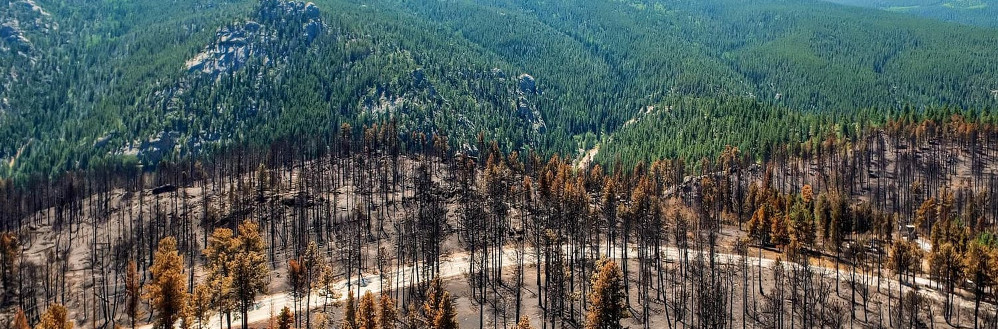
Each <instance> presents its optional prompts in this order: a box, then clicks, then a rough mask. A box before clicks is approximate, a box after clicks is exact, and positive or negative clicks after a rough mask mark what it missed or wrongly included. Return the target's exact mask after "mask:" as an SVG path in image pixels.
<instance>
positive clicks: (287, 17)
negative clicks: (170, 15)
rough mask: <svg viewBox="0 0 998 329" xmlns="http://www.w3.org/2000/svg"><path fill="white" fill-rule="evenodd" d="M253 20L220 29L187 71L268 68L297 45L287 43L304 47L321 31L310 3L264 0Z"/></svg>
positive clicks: (214, 72)
mask: <svg viewBox="0 0 998 329" xmlns="http://www.w3.org/2000/svg"><path fill="white" fill-rule="evenodd" d="M255 19H256V20H248V21H245V22H243V23H240V24H235V25H230V26H225V27H222V28H220V29H219V30H218V32H216V33H215V41H214V42H213V43H212V44H211V45H209V46H208V47H205V49H204V51H202V52H201V53H200V54H197V55H196V56H194V57H193V58H191V59H190V60H188V61H187V70H188V71H189V72H191V73H198V72H200V73H202V74H206V75H212V76H215V75H218V74H220V73H224V72H231V71H234V70H238V69H239V68H241V67H242V66H244V65H246V64H247V63H249V62H250V61H251V60H259V61H260V62H262V63H263V64H264V65H270V64H273V63H274V62H275V61H277V60H278V59H280V58H283V57H285V56H287V54H286V53H287V52H288V51H291V49H287V47H284V46H285V45H292V44H298V43H295V42H289V41H291V39H294V38H302V39H303V41H304V44H305V45H306V46H308V45H310V44H311V43H312V42H313V41H314V40H315V38H317V37H318V36H319V35H321V34H322V33H323V31H324V30H325V24H324V23H323V22H322V17H321V14H320V11H319V7H317V6H316V5H315V4H313V3H311V2H309V3H304V2H300V1H281V0H264V1H262V2H261V4H260V10H259V12H258V15H257V17H256V18H255ZM268 51H269V52H272V53H268ZM273 52H276V53H273Z"/></svg>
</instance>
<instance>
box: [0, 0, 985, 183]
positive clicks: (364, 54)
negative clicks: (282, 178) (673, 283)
mask: <svg viewBox="0 0 998 329" xmlns="http://www.w3.org/2000/svg"><path fill="white" fill-rule="evenodd" d="M5 4H6V6H5V7H4V8H8V9H7V10H9V12H10V13H11V15H5V17H6V18H5V20H7V22H5V23H4V26H7V28H5V30H4V31H8V32H10V31H17V34H16V37H9V36H5V42H6V43H7V44H10V45H12V44H15V43H16V44H18V45H20V46H18V47H20V48H18V47H14V46H9V45H8V46H5V48H4V53H3V57H2V58H3V64H4V65H2V67H5V68H6V71H5V74H4V79H6V81H7V83H5V84H4V89H2V90H0V92H2V93H3V99H4V102H3V104H2V105H3V109H2V110H0V112H2V113H3V114H2V118H0V120H3V121H2V124H0V159H3V160H4V161H3V162H5V163H6V164H7V165H6V166H2V168H0V174H2V176H5V177H19V178H24V177H27V176H29V175H34V174H41V175H44V176H53V175H57V174H58V173H59V172H60V171H61V170H64V169H72V168H91V167H100V166H105V165H121V164H124V165H126V166H131V165H134V164H136V163H142V164H146V165H147V167H149V166H151V165H155V164H156V163H158V162H159V161H160V160H162V159H177V158H179V157H187V156H195V155H205V154H210V153H212V152H206V151H211V150H216V149H219V148H226V147H231V146H232V145H258V146H262V145H268V144H270V143H271V142H273V141H276V140H280V139H281V138H285V137H289V136H295V135H311V136H320V137H318V138H324V139H326V140H328V139H329V138H331V137H332V135H331V132H332V131H333V130H334V129H333V128H335V127H339V126H340V124H342V123H351V124H353V125H354V126H360V125H361V124H364V123H372V122H377V121H380V120H387V119H388V118H393V119H394V120H395V121H396V122H397V124H398V126H399V127H400V128H401V129H403V130H406V131H408V130H419V131H423V132H425V133H428V134H431V135H432V134H435V133H446V134H448V137H449V138H448V143H450V144H451V146H452V148H453V149H455V150H463V151H465V152H470V153H472V154H474V153H475V152H478V151H479V150H477V144H478V143H477V138H478V136H479V134H480V133H481V134H482V136H483V137H485V138H487V139H496V140H498V141H500V144H501V145H500V146H501V148H502V149H504V150H521V151H524V150H528V149H529V150H537V151H540V152H543V153H548V154H550V153H554V152H558V153H562V154H572V155H574V154H575V153H576V152H577V149H579V148H588V147H591V146H592V145H595V144H596V143H598V142H599V141H601V140H607V139H609V138H612V133H614V132H616V131H617V130H618V129H620V128H621V127H623V126H625V124H626V123H627V122H629V121H631V120H635V119H636V118H638V117H640V116H641V113H643V112H647V108H648V107H649V106H657V107H659V108H661V106H663V105H665V106H667V105H668V104H667V103H668V102H670V100H673V99H677V98H679V99H703V100H704V101H705V102H708V103H710V102H715V103H730V102H733V103H744V104H746V105H748V104H757V105H751V106H755V107H759V108H767V109H769V108H779V109H783V110H785V111H788V113H790V114H791V116H807V117H808V118H811V117H814V118H815V119H813V120H817V121H823V122H828V123H830V124H838V123H845V122H850V121H849V120H852V119H854V118H856V113H860V110H861V109H866V108H874V107H875V108H877V109H880V110H892V111H895V110H896V111H900V110H902V109H904V108H909V107H910V108H911V109H913V110H912V113H914V115H920V114H921V113H922V112H923V110H924V109H925V108H926V107H929V106H935V105H939V106H942V105H948V106H952V107H954V108H960V109H967V110H970V111H977V110H983V109H987V108H991V107H993V106H994V105H995V102H996V100H995V98H994V95H995V94H994V93H993V90H995V89H996V88H998V87H996V86H995V82H994V77H995V72H998V64H996V62H995V61H994V60H993V58H996V57H998V56H996V55H998V50H996V49H998V32H995V31H992V30H987V29H982V28H974V27H967V26H958V25H952V24H947V23H941V22H930V21H926V20H924V19H916V18H907V17H904V16H900V15H895V14H890V13H883V12H878V11H873V10H866V9H856V8H850V7H844V6H838V5H834V4H828V3H824V2H816V1H789V2H787V1H762V2H758V1H756V2H747V1H746V2H740V1H736V2H720V1H706V2H692V3H691V2H679V1H675V2H673V1H644V2H642V1H594V2H589V3H587V4H586V5H585V6H578V5H577V4H576V3H575V2H572V1H561V0H558V1H545V2H518V1H488V2H484V1H456V2H455V1H450V2H439V1H365V2H357V1H347V0H324V1H316V2H315V4H314V5H310V6H306V4H305V3H297V4H296V3H290V2H288V3H285V2H280V1H277V2H275V1H263V2H255V1H214V2H201V1H197V2H196V1H183V0H182V1H177V2H175V3H170V4H165V3H163V2H159V1H135V2H126V3H121V2H105V1H96V2H88V3H87V4H85V5H71V4H67V3H64V2H57V1H52V2H49V1H41V0H36V1H33V2H32V1H27V0H17V1H10V0H8V1H6V3H5ZM306 7H308V8H306ZM36 9H37V10H36ZM136 13H139V14H136ZM144 13H149V14H144ZM15 21H16V22H15ZM14 26H16V27H14ZM11 33H13V32H11ZM5 34H7V32H5ZM10 35H12V36H13V35H14V34H10ZM22 35H23V37H24V38H25V39H26V40H30V46H24V45H23V42H20V41H18V40H21V39H20V37H21V36H22ZM12 40H14V41H12ZM206 60H207V63H205V61H206ZM739 111H742V110H739ZM739 113H747V112H739ZM886 113H891V112H886ZM988 113H990V112H988ZM691 119H692V118H680V121H688V120H691ZM808 120H811V121H813V120H812V119H808ZM811 121H807V122H805V123H794V125H806V126H811V124H810V123H809V122H811ZM767 124H768V123H767ZM860 124H861V125H863V124H866V123H865V122H860ZM734 128H737V129H733V130H732V131H731V134H732V135H733V136H747V135H751V134H754V133H755V132H751V131H746V130H742V129H741V128H743V127H734ZM688 129H699V130H692V131H691V132H690V134H692V135H695V136H703V135H709V134H711V133H713V132H711V131H708V130H705V129H706V128H704V126H702V125H693V126H691V127H688ZM818 131H821V130H820V129H810V130H808V131H807V132H806V133H801V134H800V135H801V136H804V135H806V134H808V133H812V132H818ZM667 134H668V132H658V133H655V134H653V137H655V138H659V137H661V138H667ZM322 136H324V137H322ZM786 138H787V137H780V138H779V140H786ZM795 138H796V136H795ZM625 139H626V138H620V139H619V140H625ZM744 140H750V139H749V138H744ZM406 142H411V141H408V140H407V141H406ZM763 142H765V140H763ZM750 143H751V142H750ZM715 144H720V143H715ZM676 145H678V147H679V149H677V150H674V151H669V152H658V153H655V154H654V156H673V155H699V154H702V153H704V154H706V153H707V152H703V151H695V150H696V149H697V148H700V149H701V150H703V149H708V148H704V147H703V146H698V145H692V144H688V143H687V144H676ZM656 147H657V146H656ZM744 147H746V148H751V147H757V148H766V146H765V145H744ZM608 149H610V148H608ZM709 149H716V148H713V147H711V148H709ZM714 152H716V151H714ZM624 156H626V154H624ZM615 157H616V153H615V154H607V153H606V152H604V153H603V155H601V157H600V159H613V158H615ZM632 158H635V157H632ZM601 161H602V160H601Z"/></svg>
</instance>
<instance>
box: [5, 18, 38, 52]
mask: <svg viewBox="0 0 998 329" xmlns="http://www.w3.org/2000/svg"><path fill="white" fill-rule="evenodd" d="M0 40H3V46H2V47H3V49H2V50H4V51H16V52H29V51H31V48H32V45H31V40H28V38H26V37H25V36H24V31H21V29H20V23H19V22H18V21H17V20H10V21H7V22H4V23H3V24H0Z"/></svg>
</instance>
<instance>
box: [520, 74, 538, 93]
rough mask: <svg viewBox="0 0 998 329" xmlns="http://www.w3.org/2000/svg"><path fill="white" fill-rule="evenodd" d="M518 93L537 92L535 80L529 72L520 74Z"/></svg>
mask: <svg viewBox="0 0 998 329" xmlns="http://www.w3.org/2000/svg"><path fill="white" fill-rule="evenodd" d="M519 79H520V83H519V86H520V93H521V94H526V95H529V94H536V93H537V80H535V79H534V77H532V76H530V75H529V74H526V73H524V74H521V75H520V77H519Z"/></svg>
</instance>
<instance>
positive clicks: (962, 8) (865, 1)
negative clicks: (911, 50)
mask: <svg viewBox="0 0 998 329" xmlns="http://www.w3.org/2000/svg"><path fill="white" fill-rule="evenodd" d="M828 1H831V2H835V3H841V4H846V5H851V6H862V7H872V8H878V9H882V10H887V11H892V12H897V13H903V14H912V15H918V16H924V17H930V18H934V19H940V20H944V21H950V22H957V23H962V24H970V25H978V26H986V27H998V2H995V1H994V0H952V1H938V0H828Z"/></svg>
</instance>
